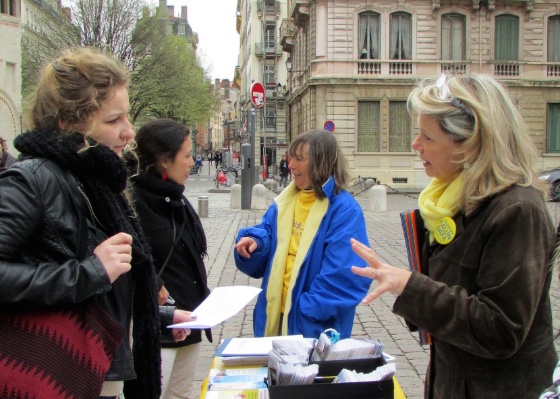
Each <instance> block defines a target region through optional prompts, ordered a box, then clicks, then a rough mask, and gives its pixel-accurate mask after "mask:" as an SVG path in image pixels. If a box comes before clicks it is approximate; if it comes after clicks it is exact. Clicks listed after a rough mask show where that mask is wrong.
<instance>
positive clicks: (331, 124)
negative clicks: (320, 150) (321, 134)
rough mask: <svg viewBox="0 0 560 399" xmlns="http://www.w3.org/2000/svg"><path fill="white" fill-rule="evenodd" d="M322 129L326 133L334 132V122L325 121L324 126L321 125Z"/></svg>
mask: <svg viewBox="0 0 560 399" xmlns="http://www.w3.org/2000/svg"><path fill="white" fill-rule="evenodd" d="M323 129H325V130H326V131H327V132H331V133H332V132H334V122H333V121H326V122H325V124H324V125H323Z"/></svg>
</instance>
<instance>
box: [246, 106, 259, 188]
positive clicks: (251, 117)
mask: <svg viewBox="0 0 560 399" xmlns="http://www.w3.org/2000/svg"><path fill="white" fill-rule="evenodd" d="M247 118H248V122H249V123H248V124H247V125H248V130H249V135H250V137H251V140H250V143H251V158H252V159H253V172H252V173H251V190H252V189H253V186H254V185H255V184H256V182H257V181H258V177H257V173H258V169H257V168H256V167H255V165H256V164H257V158H256V155H255V153H256V148H255V147H256V146H255V141H256V140H255V136H256V132H257V114H256V110H255V108H251V109H250V110H249V111H247Z"/></svg>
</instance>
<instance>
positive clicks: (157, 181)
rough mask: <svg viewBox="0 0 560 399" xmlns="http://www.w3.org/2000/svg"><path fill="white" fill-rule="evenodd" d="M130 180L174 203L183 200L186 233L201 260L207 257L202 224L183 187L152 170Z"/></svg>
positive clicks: (182, 208) (182, 209)
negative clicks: (189, 235) (163, 178)
mask: <svg viewBox="0 0 560 399" xmlns="http://www.w3.org/2000/svg"><path fill="white" fill-rule="evenodd" d="M131 180H132V182H133V183H134V185H137V186H139V187H142V188H143V189H145V190H147V191H149V192H151V193H153V194H156V195H159V196H161V197H169V198H171V199H172V200H174V201H180V200H183V201H184V203H185V206H181V212H182V213H183V218H184V220H185V222H186V224H187V226H189V228H188V229H187V232H189V233H190V234H192V239H193V243H194V249H195V250H196V254H197V255H199V256H201V257H203V258H204V257H206V256H208V254H207V252H206V251H207V243H206V235H205V234H204V228H203V227H202V222H201V221H200V218H199V217H198V214H197V213H196V212H195V210H194V208H193V206H192V205H191V203H190V202H189V200H188V199H187V198H186V197H185V196H184V195H183V192H184V191H185V187H184V186H182V185H180V184H177V183H174V182H172V181H169V180H162V178H161V175H160V174H159V173H158V172H157V171H156V170H154V169H153V168H150V169H148V170H147V171H146V172H143V173H141V174H139V175H138V176H134V177H133V178H132V179H131ZM191 226H194V228H191Z"/></svg>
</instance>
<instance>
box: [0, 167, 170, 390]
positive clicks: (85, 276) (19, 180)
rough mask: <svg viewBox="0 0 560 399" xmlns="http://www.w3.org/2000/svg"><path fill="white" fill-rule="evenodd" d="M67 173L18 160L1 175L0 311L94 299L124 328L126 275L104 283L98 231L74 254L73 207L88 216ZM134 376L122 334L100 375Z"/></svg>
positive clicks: (128, 297)
mask: <svg viewBox="0 0 560 399" xmlns="http://www.w3.org/2000/svg"><path fill="white" fill-rule="evenodd" d="M70 176H71V175H70V172H68V171H64V170H62V169H61V168H60V167H58V165H57V164H56V163H54V162H52V161H47V160H45V159H29V160H26V161H23V162H19V163H18V164H16V165H14V166H13V167H12V168H10V169H8V170H7V171H5V172H3V173H2V174H0V312H1V311H2V310H1V309H2V308H3V307H4V306H7V305H17V306H26V307H29V306H44V305H47V306H48V305H57V304H74V303H75V304H78V303H80V302H82V301H84V300H86V299H88V298H91V297H94V298H95V299H96V300H97V301H98V302H99V303H100V304H101V305H102V306H103V307H104V308H105V309H106V310H107V311H108V312H109V313H110V314H111V316H112V317H113V318H114V319H115V320H117V321H118V322H119V323H120V324H121V326H123V328H124V329H125V330H126V331H130V320H131V303H132V302H131V296H132V290H133V284H132V279H131V276H130V274H125V275H122V276H120V277H119V278H118V279H117V280H115V282H114V283H113V284H111V283H110V280H109V277H108V276H107V273H106V272H105V268H104V267H103V264H102V263H101V261H100V260H99V258H98V257H97V256H96V255H94V254H93V248H94V247H95V246H96V245H97V244H99V242H100V240H101V239H103V237H102V236H101V237H100V235H99V231H97V232H95V233H96V234H95V235H94V237H98V238H97V240H91V237H90V242H91V241H93V243H92V244H90V245H89V248H88V252H87V256H86V257H85V258H84V259H83V260H81V261H79V260H76V254H77V251H78V237H79V223H78V217H77V215H76V212H75V211H74V210H79V211H80V212H83V214H84V215H85V216H86V218H89V210H88V208H87V204H86V202H85V199H84V197H83V196H82V194H81V193H80V192H79V189H78V185H77V184H69V185H65V184H62V183H61V180H66V181H69V179H70ZM71 181H72V180H71ZM88 224H89V223H88ZM92 229H95V228H94V227H93V225H90V230H92ZM92 233H93V231H92ZM96 241H97V242H96ZM93 244H95V245H93ZM173 310H174V309H167V311H166V312H165V313H164V314H161V322H162V325H169V324H171V323H172V321H173ZM160 313H161V312H160ZM135 377H136V373H135V372H134V367H133V360H132V354H131V350H130V339H129V334H126V335H125V339H124V340H123V342H122V344H121V345H120V347H119V349H118V350H117V353H116V354H115V357H114V358H113V362H112V364H111V367H110V369H109V372H108V373H107V374H106V376H105V379H106V380H114V381H122V380H128V379H133V378H135Z"/></svg>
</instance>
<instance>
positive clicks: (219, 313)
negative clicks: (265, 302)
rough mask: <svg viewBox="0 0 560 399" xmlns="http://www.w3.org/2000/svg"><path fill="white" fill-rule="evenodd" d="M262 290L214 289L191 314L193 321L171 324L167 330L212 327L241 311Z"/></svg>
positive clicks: (233, 287)
mask: <svg viewBox="0 0 560 399" xmlns="http://www.w3.org/2000/svg"><path fill="white" fill-rule="evenodd" d="M261 291H262V290H261V289H260V288H256V287H248V286H239V285H236V286H231V287H216V288H214V290H213V291H212V292H211V293H210V295H209V296H208V298H206V299H205V300H204V302H202V303H201V304H200V305H199V306H198V307H197V308H196V309H195V310H194V311H193V312H192V314H193V315H195V316H196V320H195V321H188V322H185V323H179V324H172V325H170V326H168V327H167V328H193V329H204V328H211V327H214V326H215V325H216V324H219V323H221V322H223V321H225V320H227V319H229V318H230V317H232V316H234V315H235V314H236V313H237V312H239V311H240V310H241V309H243V308H244V307H245V306H246V305H247V304H248V303H249V302H250V301H251V300H252V299H253V298H255V297H256V296H257V295H258V293H259V292H261Z"/></svg>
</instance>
